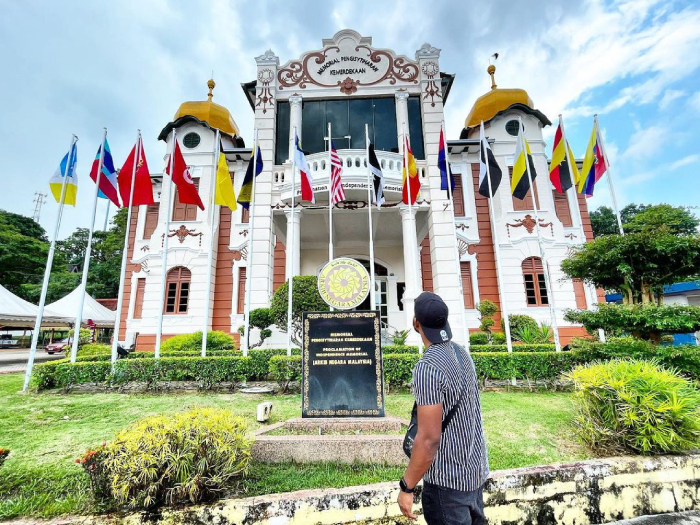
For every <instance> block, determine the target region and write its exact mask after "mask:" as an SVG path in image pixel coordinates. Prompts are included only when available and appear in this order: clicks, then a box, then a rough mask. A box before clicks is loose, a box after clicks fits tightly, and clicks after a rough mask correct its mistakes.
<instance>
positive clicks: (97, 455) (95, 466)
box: [75, 443, 112, 500]
mask: <svg viewBox="0 0 700 525" xmlns="http://www.w3.org/2000/svg"><path fill="white" fill-rule="evenodd" d="M105 446H106V443H102V446H100V447H97V448H96V449H94V450H88V451H87V452H85V454H83V455H82V456H81V457H79V458H78V459H76V460H75V462H76V463H77V464H78V465H80V466H81V467H83V470H84V471H85V473H86V474H87V475H88V478H89V479H90V489H91V490H92V493H93V494H94V495H95V497H96V498H97V499H100V500H105V499H109V498H110V497H111V495H112V492H111V487H110V479H109V473H108V472H107V469H106V468H105V458H106V454H105Z"/></svg>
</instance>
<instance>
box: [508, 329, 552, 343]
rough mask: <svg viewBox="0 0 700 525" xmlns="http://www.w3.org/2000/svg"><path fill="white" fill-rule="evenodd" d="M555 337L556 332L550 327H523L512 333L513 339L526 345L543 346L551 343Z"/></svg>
mask: <svg viewBox="0 0 700 525" xmlns="http://www.w3.org/2000/svg"><path fill="white" fill-rule="evenodd" d="M552 337H554V332H553V331H552V329H551V328H550V327H549V325H546V324H543V325H542V326H538V325H535V326H534V327H532V326H530V325H523V326H521V327H520V328H519V329H518V330H515V331H514V332H511V338H512V339H515V340H516V341H520V342H521V343H525V344H530V345H532V344H542V343H549V342H550V341H551V340H552Z"/></svg>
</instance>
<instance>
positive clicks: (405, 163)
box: [402, 122, 423, 355]
mask: <svg viewBox="0 0 700 525" xmlns="http://www.w3.org/2000/svg"><path fill="white" fill-rule="evenodd" d="M402 131H403V146H402V149H403V166H404V167H403V169H404V170H405V171H406V193H407V195H406V196H407V200H408V216H409V220H410V221H411V233H412V235H411V236H412V237H413V238H412V239H404V242H409V243H410V244H411V253H413V254H414V255H413V276H412V278H413V280H414V284H415V286H416V290H415V291H418V277H419V275H418V261H417V260H416V255H418V248H417V246H415V244H416V223H415V220H414V219H415V217H414V216H413V205H412V204H411V172H410V171H409V169H408V148H407V147H406V146H407V145H408V132H407V131H406V123H405V122H404V123H403V125H402ZM402 173H403V172H402ZM405 264H406V262H405V261H404V265H405ZM407 328H409V329H410V328H411V326H410V324H409V326H407ZM418 353H419V354H421V355H422V354H423V345H422V344H421V342H420V341H419V342H418Z"/></svg>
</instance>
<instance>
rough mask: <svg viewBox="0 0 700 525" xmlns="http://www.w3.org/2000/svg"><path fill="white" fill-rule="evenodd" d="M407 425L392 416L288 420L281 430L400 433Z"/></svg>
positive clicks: (405, 422)
mask: <svg viewBox="0 0 700 525" xmlns="http://www.w3.org/2000/svg"><path fill="white" fill-rule="evenodd" d="M406 425H408V421H406V420H405V419H401V418H398V417H394V416H387V417H379V418H372V419H369V418H361V417H348V418H342V419H340V418H330V417H328V418H326V417H323V418H320V417H319V418H314V419H309V418H301V417H296V418H294V419H288V420H287V421H285V423H284V426H283V428H285V429H288V430H290V431H292V432H298V431H301V432H309V433H311V432H317V431H318V429H319V428H320V429H321V433H322V434H326V433H329V432H331V433H332V432H345V431H349V430H359V431H360V432H363V433H364V432H380V433H381V432H394V433H397V434H398V433H400V432H401V427H402V426H406Z"/></svg>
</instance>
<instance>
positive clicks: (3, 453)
mask: <svg viewBox="0 0 700 525" xmlns="http://www.w3.org/2000/svg"><path fill="white" fill-rule="evenodd" d="M9 455H10V450H9V449H7V448H2V447H0V467H2V464H3V463H5V460H6V459H7V456H9Z"/></svg>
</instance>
